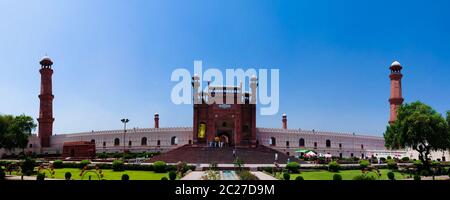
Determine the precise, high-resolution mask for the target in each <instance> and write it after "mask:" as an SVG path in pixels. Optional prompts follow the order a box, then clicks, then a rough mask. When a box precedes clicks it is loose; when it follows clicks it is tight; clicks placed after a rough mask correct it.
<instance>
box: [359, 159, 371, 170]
mask: <svg viewBox="0 0 450 200" xmlns="http://www.w3.org/2000/svg"><path fill="white" fill-rule="evenodd" d="M369 165H370V162H369V161H368V160H360V161H359V167H361V169H365V168H367V167H368V166H369Z"/></svg>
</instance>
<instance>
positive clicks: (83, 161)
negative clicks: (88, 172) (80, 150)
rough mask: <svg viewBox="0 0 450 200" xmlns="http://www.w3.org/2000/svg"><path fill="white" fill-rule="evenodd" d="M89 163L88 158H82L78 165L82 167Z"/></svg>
mask: <svg viewBox="0 0 450 200" xmlns="http://www.w3.org/2000/svg"><path fill="white" fill-rule="evenodd" d="M89 164H91V161H89V160H82V161H81V162H80V164H79V167H80V168H81V169H83V168H84V167H85V166H87V165H89Z"/></svg>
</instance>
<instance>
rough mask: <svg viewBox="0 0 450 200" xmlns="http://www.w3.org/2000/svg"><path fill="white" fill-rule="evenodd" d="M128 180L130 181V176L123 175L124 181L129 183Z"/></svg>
mask: <svg viewBox="0 0 450 200" xmlns="http://www.w3.org/2000/svg"><path fill="white" fill-rule="evenodd" d="M128 180H130V176H128V174H123V175H122V181H128Z"/></svg>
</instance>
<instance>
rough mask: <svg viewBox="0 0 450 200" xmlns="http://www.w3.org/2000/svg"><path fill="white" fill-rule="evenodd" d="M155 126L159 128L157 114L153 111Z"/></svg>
mask: <svg viewBox="0 0 450 200" xmlns="http://www.w3.org/2000/svg"><path fill="white" fill-rule="evenodd" d="M154 119H155V128H159V114H158V113H155V118H154Z"/></svg>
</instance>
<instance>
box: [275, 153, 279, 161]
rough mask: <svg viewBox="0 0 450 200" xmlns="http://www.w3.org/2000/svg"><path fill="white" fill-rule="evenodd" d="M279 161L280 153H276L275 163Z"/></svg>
mask: <svg viewBox="0 0 450 200" xmlns="http://www.w3.org/2000/svg"><path fill="white" fill-rule="evenodd" d="M277 161H278V153H275V162H277Z"/></svg>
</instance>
